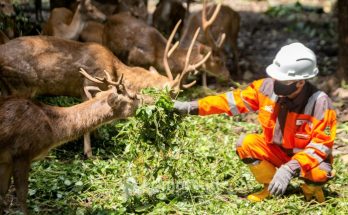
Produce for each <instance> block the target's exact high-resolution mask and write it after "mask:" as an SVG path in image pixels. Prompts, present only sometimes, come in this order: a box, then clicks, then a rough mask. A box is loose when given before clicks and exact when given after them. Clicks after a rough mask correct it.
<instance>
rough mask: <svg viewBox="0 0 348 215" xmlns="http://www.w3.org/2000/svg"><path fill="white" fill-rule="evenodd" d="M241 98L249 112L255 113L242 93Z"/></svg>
mask: <svg viewBox="0 0 348 215" xmlns="http://www.w3.org/2000/svg"><path fill="white" fill-rule="evenodd" d="M240 98H241V99H242V101H243V104H244V106H245V108H246V109H248V111H253V109H252V108H251V107H250V105H249V103H248V102H247V101H246V100H245V99H244V97H243V95H242V93H240Z"/></svg>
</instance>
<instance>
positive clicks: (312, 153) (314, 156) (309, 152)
mask: <svg viewBox="0 0 348 215" xmlns="http://www.w3.org/2000/svg"><path fill="white" fill-rule="evenodd" d="M303 152H305V153H306V154H308V155H310V156H311V157H313V158H315V159H316V160H317V161H318V163H321V162H322V161H323V160H324V159H322V158H321V157H320V156H319V155H317V153H315V150H314V149H305V150H304V151H303Z"/></svg>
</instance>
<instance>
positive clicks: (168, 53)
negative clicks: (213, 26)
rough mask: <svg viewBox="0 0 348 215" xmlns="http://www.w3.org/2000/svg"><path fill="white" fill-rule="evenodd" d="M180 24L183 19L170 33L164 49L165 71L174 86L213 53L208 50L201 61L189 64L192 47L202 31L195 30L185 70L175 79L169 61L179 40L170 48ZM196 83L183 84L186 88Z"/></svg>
mask: <svg viewBox="0 0 348 215" xmlns="http://www.w3.org/2000/svg"><path fill="white" fill-rule="evenodd" d="M180 24H181V20H179V21H178V23H177V24H176V25H175V27H174V29H173V31H172V33H171V34H170V36H169V38H168V41H167V44H166V48H165V50H164V55H163V64H164V69H165V71H166V73H167V76H168V78H169V79H170V80H171V81H173V83H172V87H173V86H180V83H181V81H182V79H183V78H184V77H185V76H186V74H187V73H189V72H190V71H193V70H195V69H196V68H198V67H199V66H201V65H202V64H203V63H204V62H205V61H207V60H208V58H209V57H210V55H211V52H208V53H207V54H206V56H204V58H203V59H202V60H200V61H199V62H197V63H195V64H189V61H190V57H191V53H192V49H193V46H194V43H195V42H196V39H197V37H198V34H199V31H200V28H198V29H197V30H196V32H195V35H194V36H193V39H192V41H191V44H190V46H189V49H188V51H187V54H186V59H185V65H184V69H183V71H182V72H181V73H180V74H179V75H177V76H176V78H175V79H173V75H172V72H171V70H170V67H169V63H168V57H170V56H171V54H172V53H173V52H174V50H175V49H176V48H177V47H178V46H179V42H178V41H177V42H176V43H175V44H174V45H173V47H172V48H171V49H170V50H169V48H170V45H171V43H172V41H173V38H174V35H175V33H176V31H177V29H178V27H179V25H180ZM195 83H196V81H193V82H191V83H190V84H187V85H183V87H184V88H189V87H191V86H193V85H194V84H195Z"/></svg>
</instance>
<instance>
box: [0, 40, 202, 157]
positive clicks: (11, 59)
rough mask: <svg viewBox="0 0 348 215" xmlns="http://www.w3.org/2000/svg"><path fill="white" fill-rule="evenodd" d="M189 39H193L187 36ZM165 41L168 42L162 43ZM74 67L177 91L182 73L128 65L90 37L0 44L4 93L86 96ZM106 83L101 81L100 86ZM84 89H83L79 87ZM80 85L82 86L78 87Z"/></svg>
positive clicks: (87, 149)
mask: <svg viewBox="0 0 348 215" xmlns="http://www.w3.org/2000/svg"><path fill="white" fill-rule="evenodd" d="M193 42H194V41H193ZM168 47H170V43H168ZM202 63H203V61H200V62H198V63H197V64H195V65H194V68H193V67H191V66H190V68H189V69H186V70H183V73H182V74H181V76H185V75H186V74H187V73H188V72H190V71H192V70H194V69H195V68H196V67H198V66H200V65H201V64H202ZM80 68H84V69H87V68H89V70H88V73H89V74H90V75H92V76H96V77H105V73H104V70H105V71H107V72H108V74H109V75H110V77H111V79H112V80H116V79H117V78H119V77H120V75H121V74H123V75H124V78H125V80H124V85H125V86H126V87H127V88H129V89H130V90H132V91H135V92H140V90H141V89H143V88H146V87H154V88H160V89H161V88H164V87H170V88H173V89H174V90H175V91H178V90H179V88H180V86H183V87H185V86H184V85H182V79H183V78H180V77H177V78H176V79H174V78H173V76H172V75H171V74H170V76H168V77H166V76H163V75H160V74H158V73H156V72H150V71H148V70H145V69H143V68H141V67H129V66H126V65H125V64H123V63H122V62H121V61H120V60H119V59H118V58H117V57H115V56H114V55H113V54H112V52H111V51H109V49H107V48H105V47H104V46H102V45H100V44H96V43H81V42H76V41H72V40H64V39H60V38H57V37H47V36H27V37H20V38H16V39H14V40H11V41H9V42H8V43H6V44H4V45H1V46H0V90H1V94H2V95H3V96H5V95H20V96H27V97H34V96H37V95H66V96H75V97H82V98H84V99H87V97H88V96H87V95H89V94H87V95H86V93H85V92H87V90H86V88H84V86H90V85H95V83H91V82H90V81H89V80H87V79H85V78H83V76H81V74H80V73H78V71H79V69H80ZM97 86H98V87H100V88H101V89H106V86H100V85H97ZM83 89H84V90H83ZM84 91H85V92H84ZM84 138H85V141H84V154H85V155H86V156H87V157H90V156H91V155H92V151H91V145H90V138H89V135H88V134H86V135H85V137H84Z"/></svg>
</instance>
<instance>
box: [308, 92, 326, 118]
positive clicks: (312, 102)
mask: <svg viewBox="0 0 348 215" xmlns="http://www.w3.org/2000/svg"><path fill="white" fill-rule="evenodd" d="M325 95H326V94H325V93H324V92H322V91H318V92H316V93H314V94H313V95H312V96H311V97H309V99H308V102H307V105H306V107H305V110H304V114H307V115H313V110H314V106H315V103H316V101H317V99H318V98H319V97H321V96H325Z"/></svg>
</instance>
